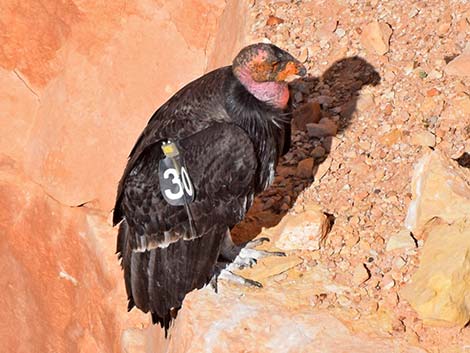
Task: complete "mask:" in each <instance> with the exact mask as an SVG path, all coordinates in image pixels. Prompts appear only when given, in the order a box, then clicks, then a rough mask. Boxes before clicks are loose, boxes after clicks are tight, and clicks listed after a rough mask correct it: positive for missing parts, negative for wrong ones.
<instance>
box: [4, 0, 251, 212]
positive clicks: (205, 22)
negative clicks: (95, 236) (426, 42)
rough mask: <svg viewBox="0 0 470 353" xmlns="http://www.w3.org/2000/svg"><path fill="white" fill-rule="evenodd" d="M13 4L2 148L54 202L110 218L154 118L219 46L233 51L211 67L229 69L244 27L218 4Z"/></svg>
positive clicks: (9, 7) (8, 13)
mask: <svg viewBox="0 0 470 353" xmlns="http://www.w3.org/2000/svg"><path fill="white" fill-rule="evenodd" d="M228 3H229V5H228V6H229V7H230V8H236V9H238V10H239V9H241V8H242V6H243V5H244V2H242V3H241V4H237V5H235V4H233V1H230V2H228ZM15 4H16V2H14V1H10V0H6V4H5V6H3V5H2V11H1V12H0V31H1V32H2V33H4V35H3V36H2V37H1V38H0V41H1V42H0V46H1V47H2V53H3V54H4V55H0V67H2V68H3V69H4V70H1V71H0V82H1V83H2V84H1V85H0V98H2V107H1V108H0V109H1V113H2V119H1V123H0V124H1V125H0V126H1V129H2V131H7V132H8V137H7V138H6V139H3V138H2V141H1V142H0V147H1V148H2V150H4V152H5V153H7V154H8V155H10V156H12V157H14V158H15V159H17V160H18V161H21V162H22V163H23V164H24V167H25V170H26V172H27V173H28V174H29V175H31V176H32V177H33V179H34V180H35V181H36V182H38V183H39V184H41V185H42V186H43V187H44V189H45V190H46V191H47V192H48V193H49V194H51V195H52V196H53V197H54V198H55V199H57V200H60V201H61V202H62V203H64V204H67V205H80V204H83V203H87V202H90V203H92V206H93V207H98V208H101V209H107V210H109V209H111V207H112V206H113V199H114V194H115V190H116V185H117V182H118V180H119V177H120V176H121V173H122V170H123V167H124V165H125V163H126V157H127V155H128V153H129V151H130V149H131V147H132V145H133V143H134V142H135V140H136V138H137V137H138V134H139V132H140V131H141V130H142V129H143V127H144V126H145V124H146V122H147V120H148V119H149V117H150V116H151V114H152V113H153V112H154V110H156V109H157V108H158V106H159V105H160V104H161V103H163V102H164V101H165V100H166V99H167V98H168V97H169V96H170V95H171V94H173V93H174V92H175V91H176V90H177V89H179V88H180V87H181V86H182V85H184V84H186V83H187V82H189V81H190V80H192V79H195V78H196V77H198V76H200V75H201V74H203V73H204V71H205V69H206V66H207V57H208V56H210V53H211V52H212V51H213V50H216V49H218V47H217V46H215V44H214V40H215V38H216V37H223V38H225V40H224V44H221V48H222V49H227V48H228V49H230V50H217V59H214V62H213V63H214V64H217V65H220V64H221V63H222V62H223V64H230V62H231V60H232V58H233V55H234V52H235V51H236V50H238V49H239V48H238V47H237V46H239V45H240V44H241V38H240V37H239V34H238V32H240V33H241V34H244V31H239V28H241V27H244V26H245V22H244V20H240V21H239V24H238V25H237V26H235V25H234V27H233V29H230V28H227V26H226V24H225V23H220V22H219V17H220V16H221V14H222V12H223V10H224V6H225V2H224V1H222V0H220V1H213V2H209V3H208V2H206V1H202V0H193V1H191V2H186V1H185V2H184V1H171V2H164V3H159V2H156V3H154V4H153V5H151V6H150V5H149V4H147V3H144V2H142V3H140V2H134V3H133V4H132V5H131V4H129V3H126V2H125V1H123V0H118V1H105V2H104V3H100V4H97V3H95V2H80V3H75V2H73V1H68V2H65V3H60V4H59V3H57V2H55V1H52V0H46V1H45V2H39V1H35V0H30V1H28V5H27V6H17V5H15ZM224 16H225V17H230V15H229V14H227V13H225V14H224ZM237 18H241V16H236V15H235V14H234V15H232V22H231V23H232V24H236V23H237V22H236V21H235V19H237ZM219 25H220V27H221V32H223V34H220V35H219V33H218V27H219ZM2 26H3V27H2ZM222 27H223V28H222ZM31 28H35V30H34V31H33V32H34V33H32V32H31ZM231 31H233V32H237V35H234V36H233V38H235V39H234V40H233V39H230V33H233V32H231ZM234 43H236V44H234ZM13 70H14V71H13Z"/></svg>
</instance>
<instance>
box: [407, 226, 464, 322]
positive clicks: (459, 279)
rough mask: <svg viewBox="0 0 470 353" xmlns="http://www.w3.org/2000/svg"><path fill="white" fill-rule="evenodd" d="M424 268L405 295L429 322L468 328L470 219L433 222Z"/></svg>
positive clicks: (415, 276) (424, 257) (423, 259)
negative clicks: (447, 222)
mask: <svg viewBox="0 0 470 353" xmlns="http://www.w3.org/2000/svg"><path fill="white" fill-rule="evenodd" d="M424 236H425V237H426V242H425V245H424V248H423V251H422V254H421V257H420V267H419V269H418V271H417V272H416V273H415V274H414V275H413V277H412V281H411V283H410V284H409V285H408V286H406V287H405V288H404V289H403V290H402V292H401V294H402V295H403V297H404V298H405V299H406V300H407V301H408V302H409V303H410V304H411V305H412V306H413V308H414V309H415V310H416V311H417V312H418V313H419V315H420V317H421V318H422V319H423V320H424V323H426V324H433V325H440V326H453V325H459V326H461V327H464V326H465V325H466V324H467V323H468V321H469V320H470V297H469V293H470V258H469V256H468V254H469V253H470V220H468V219H467V220H460V221H457V222H455V223H453V224H446V223H442V224H431V225H429V226H428V229H427V230H426V231H425V232H424Z"/></svg>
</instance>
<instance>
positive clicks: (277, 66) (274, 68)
mask: <svg viewBox="0 0 470 353" xmlns="http://www.w3.org/2000/svg"><path fill="white" fill-rule="evenodd" d="M279 64H280V62H279V61H276V62H274V63H273V64H272V66H273V71H274V72H276V71H278V69H279Z"/></svg>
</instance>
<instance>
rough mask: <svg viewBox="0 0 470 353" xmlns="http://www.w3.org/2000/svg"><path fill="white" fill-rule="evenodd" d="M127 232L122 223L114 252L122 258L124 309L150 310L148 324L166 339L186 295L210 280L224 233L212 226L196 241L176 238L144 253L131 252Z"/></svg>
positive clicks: (127, 229) (128, 229) (128, 230)
mask: <svg viewBox="0 0 470 353" xmlns="http://www.w3.org/2000/svg"><path fill="white" fill-rule="evenodd" d="M216 228H217V229H216ZM130 232H131V229H130V228H129V226H128V225H127V223H126V221H125V220H124V221H123V222H122V223H121V225H120V228H119V234H118V244H117V250H118V256H119V257H120V258H121V259H122V261H121V266H122V268H123V270H124V279H125V283H126V291H127V295H128V300H129V305H128V310H131V309H132V307H133V306H136V307H138V308H139V309H140V310H142V311H144V312H149V311H150V313H151V315H152V322H153V323H154V324H157V323H158V324H159V325H160V326H161V327H162V328H164V329H165V337H166V336H167V334H168V330H169V328H170V326H171V324H172V321H173V320H174V319H175V318H176V315H177V313H178V311H179V309H181V305H182V302H183V299H184V297H185V296H186V294H187V293H189V292H190V291H192V290H193V289H200V288H202V287H203V286H204V285H206V284H207V283H208V282H209V281H210V279H211V277H212V275H213V273H214V267H215V264H216V262H217V258H218V256H219V251H220V244H221V239H222V236H221V235H223V234H224V233H225V231H220V229H218V227H214V229H212V231H211V232H209V233H208V234H206V235H204V236H202V237H200V238H196V239H193V240H183V239H180V240H178V241H177V242H175V243H172V244H170V245H168V246H167V247H165V248H156V249H153V250H150V251H145V252H134V251H132V250H131V248H130V246H129V243H128V240H129V237H130V236H131V234H130Z"/></svg>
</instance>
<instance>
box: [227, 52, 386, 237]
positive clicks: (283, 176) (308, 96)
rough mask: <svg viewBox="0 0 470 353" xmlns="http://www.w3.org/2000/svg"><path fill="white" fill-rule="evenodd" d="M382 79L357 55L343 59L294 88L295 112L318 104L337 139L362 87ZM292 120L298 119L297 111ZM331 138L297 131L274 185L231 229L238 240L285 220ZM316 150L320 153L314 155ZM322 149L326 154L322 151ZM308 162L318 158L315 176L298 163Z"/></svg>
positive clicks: (351, 117) (325, 157)
mask: <svg viewBox="0 0 470 353" xmlns="http://www.w3.org/2000/svg"><path fill="white" fill-rule="evenodd" d="M380 80H381V77H380V75H379V73H378V72H377V71H376V70H375V68H374V67H373V66H372V65H371V64H370V63H368V62H367V61H366V60H365V59H363V58H361V57H358V56H354V57H348V58H343V59H341V60H338V61H336V62H335V63H334V64H332V65H331V66H330V67H329V68H328V69H327V70H326V71H325V72H324V73H323V75H322V76H321V77H314V76H307V77H305V78H301V79H298V80H295V81H294V82H292V83H291V84H290V88H291V97H292V99H293V108H294V109H293V110H294V111H295V109H297V108H299V107H301V106H303V105H304V104H306V103H307V102H317V103H319V105H320V107H321V117H322V118H326V119H327V120H328V119H330V120H332V121H334V122H335V124H336V125H337V127H338V130H337V133H336V135H337V136H338V135H342V133H343V132H344V130H346V129H347V128H348V127H349V126H350V125H351V124H352V123H354V116H355V114H354V113H355V112H356V110H357V102H358V98H359V94H360V91H361V89H362V88H363V87H364V86H368V85H372V86H376V85H378V84H379V83H380ZM293 116H294V117H293V118H294V119H296V114H295V113H294V114H293ZM333 139H334V137H332V136H325V137H320V138H318V137H314V136H311V135H309V133H308V132H307V131H306V129H305V126H304V127H303V128H298V129H297V130H294V131H293V134H292V146H291V149H290V150H289V152H288V153H287V154H286V155H285V156H284V157H282V159H281V160H280V161H279V165H278V168H277V177H276V179H275V181H274V183H273V185H271V187H269V188H268V189H267V190H265V191H264V192H263V193H261V194H260V195H258V197H257V198H256V199H255V202H254V204H253V207H252V208H251V209H250V211H249V212H248V214H247V217H246V218H245V220H244V221H243V222H241V223H240V224H238V225H237V226H236V227H235V228H234V229H232V236H233V238H234V240H235V242H237V243H242V242H245V241H249V240H251V239H253V238H255V237H256V236H257V235H258V234H260V232H261V231H262V228H270V227H273V226H275V225H277V224H278V223H279V222H280V221H281V219H282V218H283V217H284V216H285V215H286V213H287V212H288V211H289V210H290V209H291V207H292V206H293V205H294V203H295V201H296V200H297V197H298V196H299V195H300V193H301V192H302V191H303V190H305V189H306V188H308V187H310V185H311V184H312V182H313V181H314V180H315V178H317V177H321V176H317V175H316V173H317V171H318V170H319V169H320V168H319V166H320V165H321V164H322V163H324V162H325V161H326V160H328V155H329V153H330V152H331V150H332V148H333V146H332V145H333ZM319 147H321V148H319ZM314 150H315V151H316V153H312V152H313V151H314ZM319 150H320V151H324V153H323V154H322V153H321V152H320V153H318V151H319ZM309 158H313V159H314V168H313V171H312V173H307V174H306V173H305V171H303V170H302V168H301V167H300V162H301V161H304V160H307V159H309ZM306 165H308V163H306ZM323 169H325V168H323ZM323 172H325V170H323Z"/></svg>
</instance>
